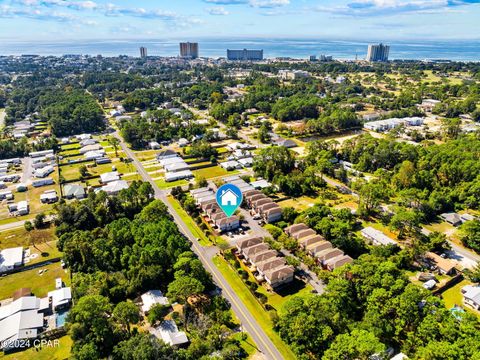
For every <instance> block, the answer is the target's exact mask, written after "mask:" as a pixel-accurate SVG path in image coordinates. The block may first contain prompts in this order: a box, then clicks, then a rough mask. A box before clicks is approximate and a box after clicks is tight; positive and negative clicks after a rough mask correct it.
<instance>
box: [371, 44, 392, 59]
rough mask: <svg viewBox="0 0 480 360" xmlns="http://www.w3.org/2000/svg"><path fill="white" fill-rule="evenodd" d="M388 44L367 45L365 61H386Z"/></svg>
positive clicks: (388, 50) (388, 49)
mask: <svg viewBox="0 0 480 360" xmlns="http://www.w3.org/2000/svg"><path fill="white" fill-rule="evenodd" d="M389 53H390V46H389V45H383V44H382V43H380V44H372V45H368V53H367V61H388V54H389Z"/></svg>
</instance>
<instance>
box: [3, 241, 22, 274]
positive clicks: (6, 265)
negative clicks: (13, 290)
mask: <svg viewBox="0 0 480 360" xmlns="http://www.w3.org/2000/svg"><path fill="white" fill-rule="evenodd" d="M22 265H23V247H14V248H7V249H3V250H1V251H0V273H2V272H5V271H10V270H13V269H14V268H16V267H19V266H22Z"/></svg>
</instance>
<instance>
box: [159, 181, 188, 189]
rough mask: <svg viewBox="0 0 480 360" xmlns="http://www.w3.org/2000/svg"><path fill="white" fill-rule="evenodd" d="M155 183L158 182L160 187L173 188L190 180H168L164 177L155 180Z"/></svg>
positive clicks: (186, 183)
mask: <svg viewBox="0 0 480 360" xmlns="http://www.w3.org/2000/svg"><path fill="white" fill-rule="evenodd" d="M155 184H157V186H158V187H159V188H160V189H170V188H173V187H175V186H183V185H188V181H187V180H177V181H170V182H166V181H165V180H164V179H159V180H155Z"/></svg>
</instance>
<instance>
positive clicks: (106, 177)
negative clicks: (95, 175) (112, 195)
mask: <svg viewBox="0 0 480 360" xmlns="http://www.w3.org/2000/svg"><path fill="white" fill-rule="evenodd" d="M117 180H120V176H119V175H118V172H117V171H111V172H107V173H104V174H101V175H100V182H101V183H102V184H107V183H109V182H112V181H117Z"/></svg>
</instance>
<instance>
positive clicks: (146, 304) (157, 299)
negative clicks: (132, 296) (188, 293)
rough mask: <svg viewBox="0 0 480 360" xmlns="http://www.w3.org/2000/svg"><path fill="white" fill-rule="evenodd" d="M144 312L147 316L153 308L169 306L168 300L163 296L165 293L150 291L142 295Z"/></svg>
mask: <svg viewBox="0 0 480 360" xmlns="http://www.w3.org/2000/svg"><path fill="white" fill-rule="evenodd" d="M141 298H142V311H143V312H144V313H145V314H147V313H148V312H149V311H150V309H151V308H152V306H154V305H157V304H160V305H169V303H170V302H169V301H168V298H167V297H165V296H163V293H162V292H161V291H160V290H148V291H147V292H146V293H144V294H142V296H141Z"/></svg>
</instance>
